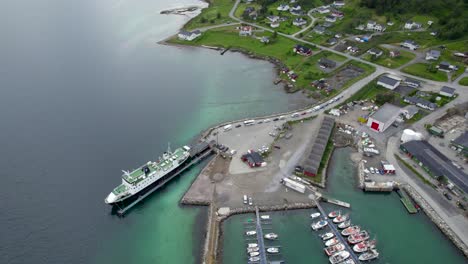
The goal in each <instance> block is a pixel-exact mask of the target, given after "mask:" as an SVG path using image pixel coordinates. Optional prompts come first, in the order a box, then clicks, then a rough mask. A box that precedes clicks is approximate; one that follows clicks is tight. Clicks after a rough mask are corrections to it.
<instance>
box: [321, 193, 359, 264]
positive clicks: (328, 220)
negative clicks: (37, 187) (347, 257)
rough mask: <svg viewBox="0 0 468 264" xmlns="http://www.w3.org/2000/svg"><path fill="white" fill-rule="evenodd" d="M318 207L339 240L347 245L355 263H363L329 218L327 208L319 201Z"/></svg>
mask: <svg viewBox="0 0 468 264" xmlns="http://www.w3.org/2000/svg"><path fill="white" fill-rule="evenodd" d="M317 208H318V209H319V211H320V213H321V214H322V215H323V216H325V219H326V220H327V222H328V226H329V227H330V229H331V231H332V232H333V234H335V237H336V238H338V240H340V242H341V243H343V245H345V248H346V250H347V251H348V252H349V253H350V254H351V258H352V259H353V260H354V263H356V264H359V263H361V262H360V261H359V258H358V256H356V254H355V253H354V251H353V249H352V248H351V247H350V246H349V244H348V241H346V239H344V238H343V236H342V235H341V233H340V231H339V230H338V229H337V227H336V226H335V224H334V223H333V221H332V220H331V219H330V218H328V215H327V213H326V212H325V210H324V209H323V207H322V206H321V205H320V202H319V201H317Z"/></svg>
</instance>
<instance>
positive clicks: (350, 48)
mask: <svg viewBox="0 0 468 264" xmlns="http://www.w3.org/2000/svg"><path fill="white" fill-rule="evenodd" d="M347 50H348V51H349V52H351V53H356V52H358V51H359V48H358V47H356V46H349V47H348V48H347Z"/></svg>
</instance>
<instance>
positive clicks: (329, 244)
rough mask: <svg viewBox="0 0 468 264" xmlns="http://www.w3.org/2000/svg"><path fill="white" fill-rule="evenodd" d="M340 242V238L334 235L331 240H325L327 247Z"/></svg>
mask: <svg viewBox="0 0 468 264" xmlns="http://www.w3.org/2000/svg"><path fill="white" fill-rule="evenodd" d="M338 243H340V240H339V239H338V238H336V237H334V238H332V239H330V240H327V241H326V242H325V246H326V247H331V246H333V245H336V244H338Z"/></svg>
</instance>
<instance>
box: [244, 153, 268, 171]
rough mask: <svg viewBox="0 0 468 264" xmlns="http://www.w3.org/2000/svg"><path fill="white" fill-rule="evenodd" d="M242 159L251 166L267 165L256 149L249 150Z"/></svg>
mask: <svg viewBox="0 0 468 264" xmlns="http://www.w3.org/2000/svg"><path fill="white" fill-rule="evenodd" d="M241 160H242V161H243V162H245V163H247V164H248V165H249V166H250V167H251V168H253V167H262V166H265V165H266V163H265V162H264V160H263V158H262V156H260V154H259V153H258V152H256V151H249V152H247V153H245V154H244V155H242V156H241Z"/></svg>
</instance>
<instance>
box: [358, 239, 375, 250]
mask: <svg viewBox="0 0 468 264" xmlns="http://www.w3.org/2000/svg"><path fill="white" fill-rule="evenodd" d="M375 244H376V241H375V240H372V241H362V242H359V243H357V244H356V245H354V246H353V251H354V252H357V253H362V252H366V251H368V250H369V249H373V248H375Z"/></svg>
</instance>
